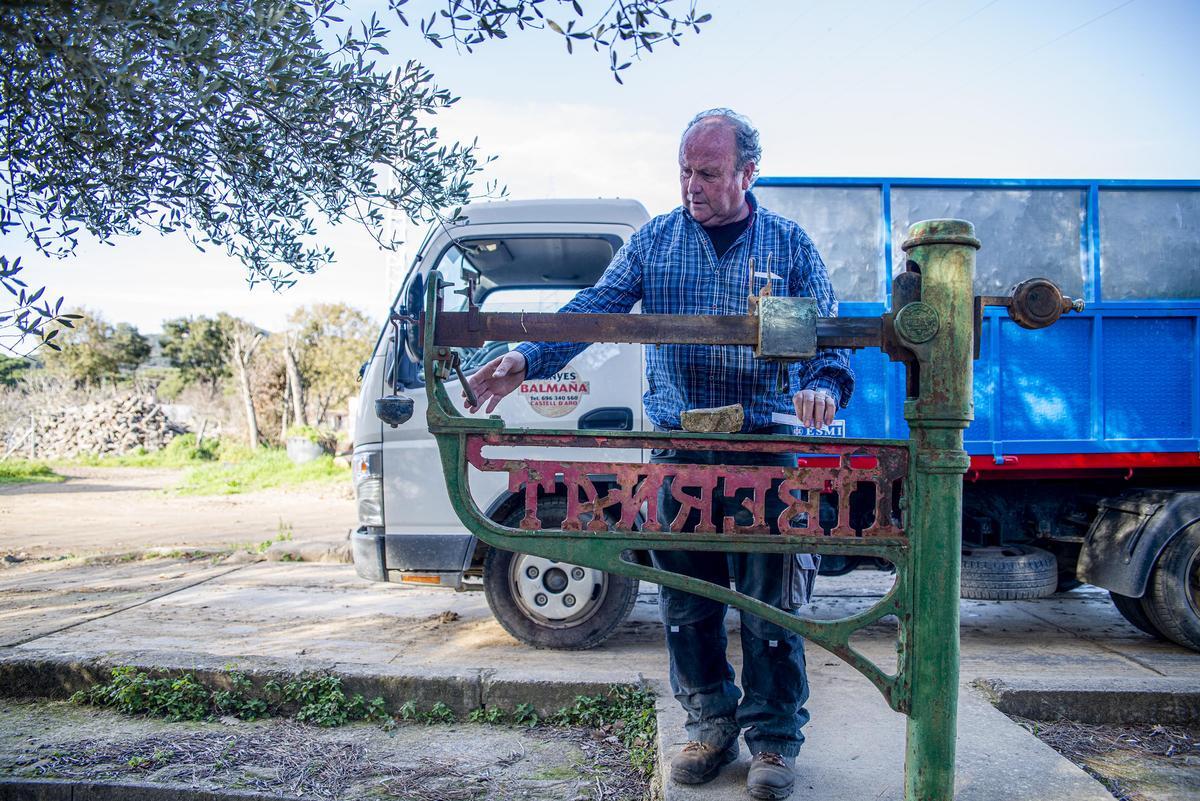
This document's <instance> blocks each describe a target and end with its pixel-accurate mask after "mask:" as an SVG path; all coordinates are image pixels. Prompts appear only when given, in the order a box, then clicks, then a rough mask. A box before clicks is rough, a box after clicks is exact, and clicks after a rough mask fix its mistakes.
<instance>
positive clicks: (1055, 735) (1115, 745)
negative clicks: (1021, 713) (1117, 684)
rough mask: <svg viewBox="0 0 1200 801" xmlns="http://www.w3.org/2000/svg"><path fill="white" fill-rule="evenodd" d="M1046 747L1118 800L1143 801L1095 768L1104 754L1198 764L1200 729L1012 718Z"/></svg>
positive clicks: (1101, 760)
mask: <svg viewBox="0 0 1200 801" xmlns="http://www.w3.org/2000/svg"><path fill="white" fill-rule="evenodd" d="M1013 719H1014V720H1015V721H1016V722H1017V723H1019V724H1021V725H1022V726H1024V727H1025V728H1026V729H1028V730H1029V731H1031V732H1032V733H1033V734H1034V735H1036V736H1037V738H1038V739H1040V740H1041V741H1042V742H1044V743H1045V744H1046V745H1048V746H1050V747H1051V748H1053V749H1054V750H1055V751H1057V752H1058V753H1060V754H1062V755H1063V756H1065V757H1066V758H1067V759H1069V760H1071V761H1072V762H1074V763H1075V764H1076V765H1078V766H1079V767H1081V768H1083V769H1084V770H1085V771H1087V772H1088V773H1089V774H1091V775H1092V776H1094V777H1095V778H1096V779H1098V780H1099V781H1100V782H1101V783H1103V784H1104V786H1105V787H1107V788H1108V790H1109V792H1111V793H1112V794H1113V796H1114V797H1116V798H1117V799H1118V801H1146V797H1145V796H1143V795H1141V794H1139V793H1138V792H1137V790H1136V788H1133V787H1129V786H1127V785H1126V783H1125V782H1124V781H1123V780H1121V779H1119V778H1117V777H1114V776H1106V775H1104V774H1103V773H1102V772H1100V771H1099V770H1097V768H1096V765H1097V764H1098V763H1102V762H1103V759H1102V758H1103V757H1105V755H1110V754H1113V753H1114V752H1126V753H1129V754H1133V755H1135V756H1136V757H1138V758H1139V759H1143V760H1146V761H1154V760H1164V761H1167V762H1170V763H1173V764H1175V765H1177V766H1180V767H1186V766H1189V765H1190V766H1194V765H1195V764H1196V763H1197V762H1198V761H1200V729H1195V728H1185V727H1182V726H1162V725H1158V724H1142V725H1126V726H1109V725H1101V724H1095V723H1077V722H1075V721H1072V720H1059V721H1056V722H1054V723H1048V722H1046V721H1038V720H1027V719H1025V718H1017V717H1014V718H1013Z"/></svg>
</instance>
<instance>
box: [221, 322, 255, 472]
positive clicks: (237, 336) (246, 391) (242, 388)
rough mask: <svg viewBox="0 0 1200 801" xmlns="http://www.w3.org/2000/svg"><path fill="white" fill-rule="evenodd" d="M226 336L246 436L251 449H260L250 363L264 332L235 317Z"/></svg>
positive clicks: (228, 324)
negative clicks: (244, 415)
mask: <svg viewBox="0 0 1200 801" xmlns="http://www.w3.org/2000/svg"><path fill="white" fill-rule="evenodd" d="M225 328H226V336H227V337H228V341H229V361H230V362H231V363H232V364H233V370H234V373H235V374H236V376H237V382H238V391H239V392H240V393H241V396H242V405H243V406H244V407H245V409H246V434H247V440H248V442H249V445H250V447H251V448H257V447H258V415H257V414H255V412H254V393H253V392H251V389H250V363H251V360H252V359H253V358H254V352H255V351H256V350H258V346H259V345H260V344H262V341H263V332H262V331H260V330H259V329H257V328H256V327H254V326H253V325H251V324H250V323H248V322H246V321H245V320H239V319H237V318H235V317H228V318H226V320H225Z"/></svg>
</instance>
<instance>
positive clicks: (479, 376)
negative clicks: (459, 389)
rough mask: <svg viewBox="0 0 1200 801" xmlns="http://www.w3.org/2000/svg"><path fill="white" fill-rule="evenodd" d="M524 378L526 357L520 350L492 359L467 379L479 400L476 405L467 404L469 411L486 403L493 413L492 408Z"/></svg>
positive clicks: (465, 394)
mask: <svg viewBox="0 0 1200 801" xmlns="http://www.w3.org/2000/svg"><path fill="white" fill-rule="evenodd" d="M524 380H525V357H524V356H523V355H522V354H521V353H520V352H519V351H515V350H510V351H509V352H508V353H506V354H504V355H503V356H498V357H497V358H495V359H492V360H491V361H490V362H488V363H487V364H485V365H484V366H483V367H480V368H479V369H478V370H476V371H475V372H474V373H472V374H471V377H470V378H468V379H467V384H468V385H469V386H470V387H471V391H472V392H474V393H475V400H476V401H478V403H477V405H475V406H467V411H469V412H471V413H472V414H474V413H475V412H477V411H479V408H480V407H481V406H483V405H484V404H485V403H486V404H487V411H488V414H491V412H492V410H493V409H495V408H496V404H498V403H499V402H500V401H501V400H502V399H503V398H504V396H505V395H507V394H508V393H510V392H512V391H513V390H514V389H516V388H517V387H519V386H521V382H522V381H524ZM466 396H467V393H465V392H464V393H463V397H464V398H465V397H466Z"/></svg>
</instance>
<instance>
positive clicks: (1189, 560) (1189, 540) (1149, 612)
mask: <svg viewBox="0 0 1200 801" xmlns="http://www.w3.org/2000/svg"><path fill="white" fill-rule="evenodd" d="M1142 606H1143V607H1144V608H1145V610H1146V616H1147V617H1149V618H1150V622H1151V623H1153V624H1154V626H1155V627H1156V628H1157V629H1158V630H1159V631H1161V632H1162V633H1163V634H1164V635H1165V636H1166V637H1167V639H1169V640H1174V641H1175V642H1177V643H1179V644H1180V645H1182V646H1184V647H1185V648H1191V649H1192V650H1194V651H1200V526H1196V525H1193V526H1191V527H1190V528H1189V529H1188V530H1187V531H1185V532H1184V533H1183V534H1181V535H1180V536H1178V537H1176V538H1175V539H1173V540H1171V542H1170V543H1168V544H1167V547H1166V548H1164V549H1163V552H1162V554H1160V555H1159V557H1158V562H1157V563H1155V565H1154V572H1153V573H1151V574H1150V583H1149V585H1147V587H1146V597H1145V603H1144V604H1143V605H1142Z"/></svg>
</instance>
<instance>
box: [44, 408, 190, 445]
mask: <svg viewBox="0 0 1200 801" xmlns="http://www.w3.org/2000/svg"><path fill="white" fill-rule="evenodd" d="M186 431H187V429H186V428H184V427H183V426H181V425H178V424H176V423H173V422H171V420H170V419H169V418H168V417H167V415H166V413H165V412H163V410H162V408H161V407H160V406H159V405H158V404H157V403H155V402H154V401H153V400H151V399H149V398H142V397H136V396H127V397H118V398H112V399H111V400H106V401H99V402H97V403H89V404H87V405H86V406H71V407H67V408H65V409H62V410H60V411H56V412H50V413H49V414H43V415H40V416H39V417H38V419H37V456H38V458H50V459H53V458H71V457H75V456H79V455H81V454H89V453H90V454H95V455H97V456H106V455H119V454H124V453H129V452H131V451H135V450H137V449H138V448H144V449H145V450H148V451H156V450H159V449H160V448H165V447H166V446H167V444H168V443H169V442H170V441H171V440H173V439H174V438H175V437H177V436H179V435H180V434H183V433H185V432H186Z"/></svg>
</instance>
